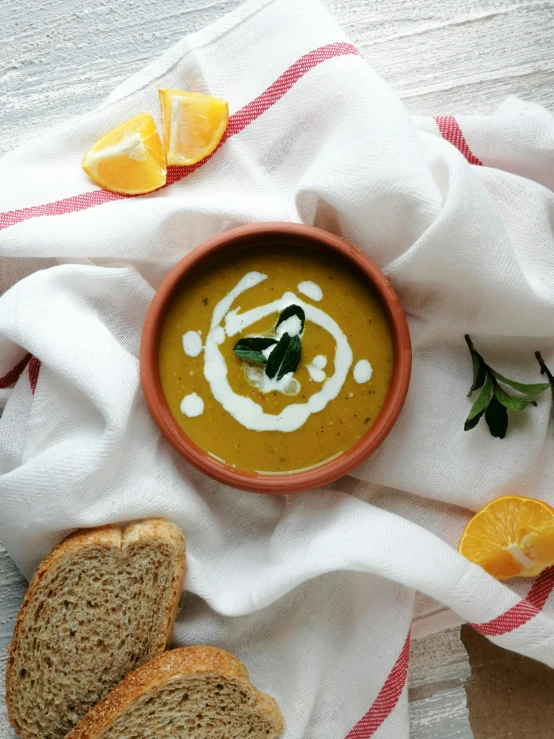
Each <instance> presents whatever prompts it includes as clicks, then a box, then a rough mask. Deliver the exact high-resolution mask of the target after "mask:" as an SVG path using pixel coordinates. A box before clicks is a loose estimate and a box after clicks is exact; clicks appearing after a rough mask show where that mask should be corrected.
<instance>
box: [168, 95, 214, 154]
mask: <svg viewBox="0 0 554 739" xmlns="http://www.w3.org/2000/svg"><path fill="white" fill-rule="evenodd" d="M159 94H160V104H161V106H162V119H163V130H164V144H165V151H166V158H167V163H168V164H169V165H171V164H187V165H190V164H196V162H199V161H201V160H202V159H205V158H206V157H207V156H209V155H210V154H211V153H212V151H214V149H215V148H216V147H217V145H218V144H219V142H220V141H221V139H222V137H223V134H224V133H225V129H226V128H227V123H228V122H229V106H228V105H227V103H226V102H225V100H222V99H221V98H215V97H210V96H209V95H201V94H200V93H198V92H184V91H183V90H170V89H163V90H162V89H160V90H159Z"/></svg>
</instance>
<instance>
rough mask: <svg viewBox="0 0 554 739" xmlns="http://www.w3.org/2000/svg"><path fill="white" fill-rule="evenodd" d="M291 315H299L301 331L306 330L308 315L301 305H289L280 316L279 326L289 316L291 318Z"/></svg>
mask: <svg viewBox="0 0 554 739" xmlns="http://www.w3.org/2000/svg"><path fill="white" fill-rule="evenodd" d="M291 316H298V318H299V319H300V323H301V326H300V331H299V333H302V331H304V324H305V323H306V315H305V313H304V310H303V309H302V308H301V307H300V306H299V305H289V306H287V307H286V308H285V310H284V311H283V312H282V313H281V315H280V316H279V320H278V321H277V326H279V325H280V324H281V323H283V321H286V320H287V318H290V317H291ZM277 326H275V328H277Z"/></svg>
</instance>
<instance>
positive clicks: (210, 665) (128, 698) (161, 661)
mask: <svg viewBox="0 0 554 739" xmlns="http://www.w3.org/2000/svg"><path fill="white" fill-rule="evenodd" d="M183 675H191V676H192V675H198V676H201V675H206V676H207V675H210V676H217V677H222V678H225V679H229V680H238V681H239V682H241V683H242V684H243V685H244V687H245V688H246V689H247V690H249V691H253V693H254V695H255V697H256V699H257V704H258V707H259V709H260V711H261V712H263V713H264V714H265V715H266V717H267V718H268V719H269V720H270V721H271V722H272V723H273V725H274V729H275V734H274V736H275V737H278V736H279V735H280V734H281V733H282V731H283V728H284V724H283V717H282V716H281V712H280V711H279V708H278V706H277V703H276V702H275V700H274V699H273V698H271V696H269V695H266V694H265V693H262V692H260V691H259V690H257V689H256V688H255V687H254V686H253V685H252V683H251V682H250V680H249V677H248V672H247V670H246V668H245V666H244V665H243V664H242V662H241V661H240V660H239V659H238V658H237V657H234V656H233V655H232V654H229V653H228V652H225V651H224V650H222V649H218V648H216V647H208V646H195V647H183V648H181V649H173V650H171V651H169V652H165V654H162V655H161V656H159V657H155V658H154V659H152V660H150V662H147V663H146V664H145V665H142V667H139V668H138V669H137V670H135V671H134V672H131V673H130V674H129V675H127V677H126V678H125V679H124V680H122V681H121V682H120V683H119V684H118V685H116V686H115V688H113V690H111V691H110V692H109V693H108V695H107V696H106V697H105V698H103V699H102V700H101V701H99V702H98V703H97V704H96V705H95V706H94V707H93V708H92V709H91V710H90V711H89V712H88V713H87V715H86V716H85V717H84V718H83V719H81V721H80V722H79V723H78V724H77V726H75V727H74V729H73V730H72V731H71V732H70V733H69V734H68V735H67V736H66V738H65V739H96V737H98V736H100V735H101V734H102V732H103V731H105V730H106V729H107V728H108V726H109V725H110V724H111V723H112V721H113V720H114V719H116V718H117V717H118V716H119V715H120V714H121V713H123V711H125V710H126V709H127V708H130V707H131V706H132V704H133V703H134V702H135V701H136V700H137V699H138V698H140V697H141V696H142V695H144V693H147V692H148V691H149V690H151V689H153V688H156V687H161V686H163V685H165V684H167V683H169V682H171V680H172V679H174V678H176V677H181V676H183Z"/></svg>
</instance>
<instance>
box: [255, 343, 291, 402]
mask: <svg viewBox="0 0 554 739" xmlns="http://www.w3.org/2000/svg"><path fill="white" fill-rule="evenodd" d="M274 346H276V345H274ZM270 348H271V349H273V347H270ZM264 351H267V350H264ZM243 369H244V374H245V375H246V379H247V380H248V382H249V383H250V384H251V385H252V386H253V387H255V388H256V389H257V390H260V392H262V393H275V392H278V393H283V395H298V393H299V392H300V383H299V382H298V380H297V379H296V378H295V377H293V374H292V372H287V374H286V375H283V377H281V379H280V380H277V379H276V378H275V377H273V378H271V377H268V376H267V375H266V373H265V370H264V368H263V367H260V366H258V365H255V364H250V363H249V362H244V363H243Z"/></svg>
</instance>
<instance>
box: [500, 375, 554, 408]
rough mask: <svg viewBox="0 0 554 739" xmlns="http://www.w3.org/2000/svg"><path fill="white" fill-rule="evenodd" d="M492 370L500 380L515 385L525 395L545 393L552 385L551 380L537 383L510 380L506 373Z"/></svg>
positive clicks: (515, 388) (511, 385)
mask: <svg viewBox="0 0 554 739" xmlns="http://www.w3.org/2000/svg"><path fill="white" fill-rule="evenodd" d="M491 372H492V373H493V375H494V376H495V377H496V379H497V380H500V382H503V383H504V384H505V385H509V386H510V387H513V388H514V390H518V391H519V392H520V393H524V394H525V395H536V394H537V393H543V392H544V391H545V390H548V388H549V387H550V383H549V382H536V383H527V382H516V381H515V380H509V379H508V378H507V377H504V375H501V374H500V372H496V371H495V370H493V369H491ZM506 407H508V406H506ZM510 410H514V409H512V408H510Z"/></svg>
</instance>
